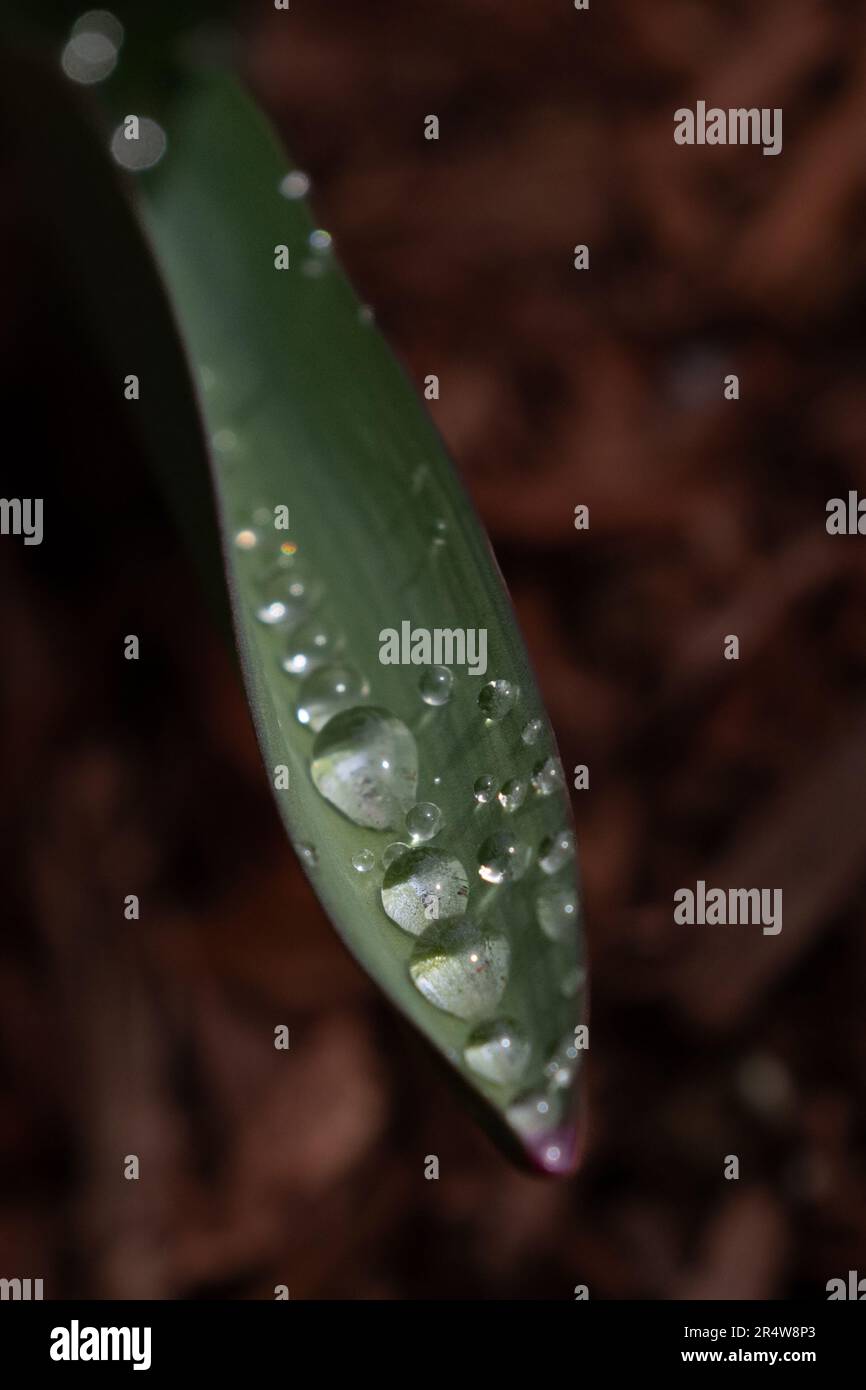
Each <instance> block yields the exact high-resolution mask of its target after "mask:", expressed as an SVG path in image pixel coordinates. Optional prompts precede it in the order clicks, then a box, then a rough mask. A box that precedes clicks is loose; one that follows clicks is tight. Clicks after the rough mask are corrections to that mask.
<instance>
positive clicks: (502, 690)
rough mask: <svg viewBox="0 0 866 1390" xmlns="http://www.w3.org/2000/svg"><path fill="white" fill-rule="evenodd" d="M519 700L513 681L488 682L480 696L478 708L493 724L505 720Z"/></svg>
mask: <svg viewBox="0 0 866 1390" xmlns="http://www.w3.org/2000/svg"><path fill="white" fill-rule="evenodd" d="M516 699H517V686H516V685H513V684H512V682H511V681H501V680H500V681H488V682H487V684H486V685H485V686H482V689H481V691H480V693H479V696H478V708H479V709H480V710H481V713H482V714H483V715H484V718H485V719H489V720H490V722H491V723H498V722H499V720H500V719H504V718H505V716H506V714H508V712H509V710H510V709H512V708H513V706H514V701H515V700H516Z"/></svg>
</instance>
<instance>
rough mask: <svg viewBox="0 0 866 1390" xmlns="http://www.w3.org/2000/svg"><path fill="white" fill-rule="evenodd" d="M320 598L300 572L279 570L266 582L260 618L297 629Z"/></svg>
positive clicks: (260, 605)
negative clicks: (298, 573)
mask: <svg viewBox="0 0 866 1390" xmlns="http://www.w3.org/2000/svg"><path fill="white" fill-rule="evenodd" d="M287 558H291V557H287ZM317 597H318V590H317V589H316V588H315V587H312V588H311V587H310V585H309V584H308V583H307V581H306V580H304V579H302V578H301V577H300V575H296V574H292V572H291V571H289V570H285V571H281V570H278V571H276V572H275V573H273V574H271V576H270V577H269V578H268V579H267V580H266V581H265V583H264V584H263V585H262V602H261V603H260V604H259V607H258V608H257V609H256V617H257V618H258V620H259V622H260V623H264V624H265V625H266V626H267V627H286V628H294V627H296V626H297V624H298V623H300V622H301V621H302V620H303V619H304V618H305V617H306V616H307V614H308V613H309V611H310V608H311V607H312V605H313V603H314V602H315V600H316V598H317ZM302 722H303V721H302Z"/></svg>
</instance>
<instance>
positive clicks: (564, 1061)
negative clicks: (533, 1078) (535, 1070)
mask: <svg viewBox="0 0 866 1390" xmlns="http://www.w3.org/2000/svg"><path fill="white" fill-rule="evenodd" d="M579 1058H580V1054H579V1052H578V1050H577V1047H576V1046H575V1042H574V1034H573V1033H567V1034H566V1036H565V1037H564V1038H563V1039H562V1041H561V1043H560V1044H559V1046H558V1047H557V1048H556V1050H555V1051H554V1052H553V1053H552V1055H551V1057H550V1059H549V1061H548V1062H546V1063H545V1067H544V1074H545V1076H546V1077H547V1079H548V1083H549V1085H550V1086H552V1087H553V1088H554V1090H558V1091H562V1090H565V1089H566V1088H567V1087H568V1086H570V1085H571V1083H572V1081H573V1080H574V1078H575V1076H576V1075H577V1067H578V1061H579Z"/></svg>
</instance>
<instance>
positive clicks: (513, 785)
mask: <svg viewBox="0 0 866 1390" xmlns="http://www.w3.org/2000/svg"><path fill="white" fill-rule="evenodd" d="M528 790H529V787H528V784H527V782H526V779H525V778H524V777H512V778H510V779H509V781H507V782H503V784H502V786H501V787H500V789H499V804H500V806H501V807H502V809H503V811H519V810H520V807H521V806H522V805H523V803H524V801H525V799H526V793H527V791H528Z"/></svg>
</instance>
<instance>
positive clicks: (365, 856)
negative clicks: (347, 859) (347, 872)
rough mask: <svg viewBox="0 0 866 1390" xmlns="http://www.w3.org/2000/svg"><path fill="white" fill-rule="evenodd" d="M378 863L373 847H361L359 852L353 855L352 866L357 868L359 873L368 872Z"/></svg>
mask: <svg viewBox="0 0 866 1390" xmlns="http://www.w3.org/2000/svg"><path fill="white" fill-rule="evenodd" d="M375 863H376V856H375V854H374V853H373V851H372V850H371V849H359V850H358V853H357V854H353V855H352V868H353V869H357V870H358V873H359V874H368V873H369V872H370V870H371V869H372V868H373V867H374V865H375Z"/></svg>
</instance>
